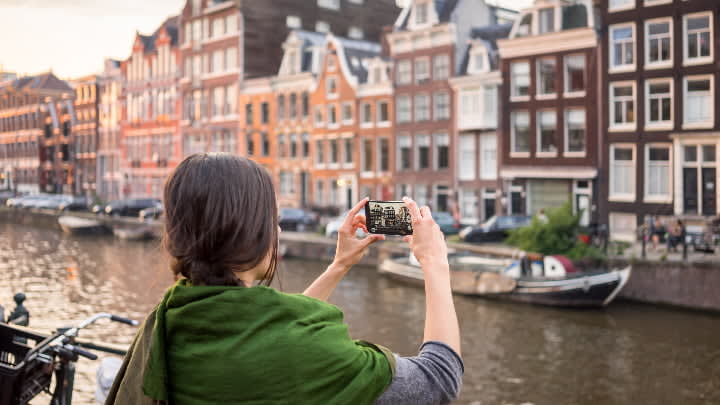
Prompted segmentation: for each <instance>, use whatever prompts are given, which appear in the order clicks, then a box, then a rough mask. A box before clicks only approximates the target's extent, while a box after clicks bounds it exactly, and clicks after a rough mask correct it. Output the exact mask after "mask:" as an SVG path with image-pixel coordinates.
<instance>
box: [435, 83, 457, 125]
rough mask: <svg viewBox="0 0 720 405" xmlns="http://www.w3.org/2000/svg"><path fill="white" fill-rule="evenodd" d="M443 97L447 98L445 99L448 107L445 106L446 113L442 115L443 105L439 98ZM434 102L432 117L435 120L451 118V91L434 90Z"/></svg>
mask: <svg viewBox="0 0 720 405" xmlns="http://www.w3.org/2000/svg"><path fill="white" fill-rule="evenodd" d="M442 97H444V98H445V101H446V103H445V107H446V108H445V110H444V111H445V113H444V115H442V116H441V115H440V114H439V112H440V111H441V110H440V108H439V107H440V105H441V104H440V102H439V100H440V99H441V98H442ZM432 104H433V105H432V119H433V120H434V121H446V120H449V119H450V110H451V109H452V106H451V105H450V104H451V101H450V92H448V91H445V90H441V91H436V92H434V93H433V95H432Z"/></svg>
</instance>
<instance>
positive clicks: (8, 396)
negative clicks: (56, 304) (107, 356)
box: [0, 313, 138, 405]
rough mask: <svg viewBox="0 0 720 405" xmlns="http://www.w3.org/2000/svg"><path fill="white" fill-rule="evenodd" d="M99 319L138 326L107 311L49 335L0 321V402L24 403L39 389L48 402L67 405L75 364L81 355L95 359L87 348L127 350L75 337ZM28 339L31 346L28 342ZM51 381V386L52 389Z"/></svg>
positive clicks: (70, 399)
mask: <svg viewBox="0 0 720 405" xmlns="http://www.w3.org/2000/svg"><path fill="white" fill-rule="evenodd" d="M100 319H110V320H111V321H115V322H120V323H124V324H127V325H130V326H137V325H138V322H137V321H135V320H132V319H127V318H123V317H120V316H116V315H111V314H108V313H99V314H95V315H93V316H91V317H90V318H88V319H86V320H84V321H82V322H81V323H80V324H79V325H78V326H74V327H69V328H61V329H58V330H56V331H55V332H54V333H53V334H51V335H49V336H47V335H44V334H42V333H38V332H35V331H32V330H30V329H28V328H25V327H20V326H15V325H7V324H0V405H26V404H27V403H28V402H30V400H32V399H33V398H35V397H36V396H38V395H39V394H40V393H42V392H46V393H48V394H50V395H51V399H50V405H70V404H71V403H72V393H73V384H74V380H75V363H76V362H77V361H78V360H79V358H80V357H84V358H87V359H90V360H97V358H98V356H97V355H95V354H94V353H92V352H90V351H88V350H86V349H91V350H98V351H102V352H106V353H111V354H117V355H125V353H126V352H125V351H124V350H121V349H117V348H113V347H110V346H104V345H99V344H94V343H91V342H81V341H78V340H77V337H78V334H79V332H80V330H82V329H84V328H86V327H88V326H90V325H92V324H93V323H95V322H96V321H98V320H100ZM28 341H32V342H34V345H32V346H31V345H29V344H28ZM53 377H54V378H53ZM53 380H54V389H52V390H51V389H50V386H51V385H53V384H52V382H53Z"/></svg>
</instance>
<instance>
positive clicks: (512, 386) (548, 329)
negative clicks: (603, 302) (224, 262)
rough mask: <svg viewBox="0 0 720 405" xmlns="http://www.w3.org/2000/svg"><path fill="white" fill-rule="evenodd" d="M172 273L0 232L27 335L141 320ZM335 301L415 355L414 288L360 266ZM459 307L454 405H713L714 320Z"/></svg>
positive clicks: (150, 257)
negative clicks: (105, 316)
mask: <svg viewBox="0 0 720 405" xmlns="http://www.w3.org/2000/svg"><path fill="white" fill-rule="evenodd" d="M167 265H168V263H167V258H166V257H165V256H164V254H163V253H162V252H161V251H160V248H159V244H158V243H133V242H122V241H118V240H114V239H112V238H71V237H67V236H64V235H62V234H60V233H55V232H50V231H47V230H43V229H36V228H30V227H25V226H20V225H7V224H4V225H0V274H2V275H1V276H0V302H1V303H3V304H4V305H5V306H6V309H7V311H9V310H10V309H11V307H12V305H11V303H12V295H13V294H14V293H15V292H18V291H24V292H25V293H26V294H27V295H28V299H27V301H26V306H27V307H28V309H29V310H30V312H31V321H30V322H31V326H33V327H34V328H41V329H44V330H51V329H53V328H56V327H59V326H64V325H67V324H71V323H74V322H77V321H79V320H81V319H83V318H85V317H87V316H89V315H90V314H92V313H94V312H98V311H106V312H114V313H118V314H124V315H126V316H129V317H133V318H137V319H142V318H143V317H144V316H145V314H147V312H149V311H150V310H151V309H152V308H153V306H154V305H155V304H156V303H157V302H158V300H159V298H160V297H161V296H162V293H163V291H164V289H165V288H166V287H167V286H168V285H169V284H171V283H172V277H171V276H170V273H169V271H168V270H167ZM322 270H323V265H322V264H321V263H317V262H312V261H299V260H292V261H290V260H287V261H283V262H282V264H281V267H280V272H279V276H280V277H279V279H280V280H279V283H276V286H277V287H280V286H281V287H282V289H283V290H285V291H288V292H301V291H302V290H303V289H304V288H305V287H306V286H307V285H308V284H309V283H310V281H312V280H313V279H314V278H315V277H316V276H317V275H318V274H319V273H320V272H321V271H322ZM331 301H332V302H333V303H334V304H336V305H338V306H339V307H340V308H342V309H343V311H344V312H345V319H346V321H347V322H348V324H349V326H350V331H351V333H352V335H353V337H355V338H359V339H367V340H370V341H375V342H378V343H380V344H383V345H386V346H388V347H390V348H392V349H393V350H395V351H396V352H398V353H400V354H403V355H412V354H414V353H416V351H417V347H418V346H419V344H420V342H421V340H422V333H423V318H424V312H425V303H424V298H423V292H422V290H421V289H420V288H415V287H408V286H405V285H403V284H400V283H397V282H395V281H392V280H388V279H386V278H383V277H378V276H377V274H376V272H375V271H374V269H370V268H357V269H354V270H353V271H352V272H350V273H349V274H348V276H347V278H346V279H345V280H344V281H343V282H342V283H341V284H340V286H339V287H338V289H337V291H336V292H335V294H334V295H333V297H332V300H331ZM456 305H457V309H458V314H459V317H460V323H461V327H462V337H463V342H462V343H463V355H464V359H465V367H466V376H465V385H464V387H463V393H462V397H461V399H460V401H458V403H460V404H474V405H478V404H523V403H531V404H536V405H540V404H585V403H592V404H626V403H627V404H695V403H696V404H718V403H720V339H718V336H719V335H720V322H719V321H720V318H718V317H717V316H711V315H702V314H696V313H690V312H684V311H674V310H668V309H658V308H654V307H650V306H641V305H631V304H627V303H617V304H616V305H613V306H612V307H611V308H610V309H608V310H606V311H575V310H560V309H551V308H536V307H530V306H524V305H519V304H514V303H504V302H494V301H485V300H480V299H474V298H470V297H458V298H457V299H456ZM8 307H10V308H8ZM7 311H6V312H7ZM133 333H134V331H133V330H132V329H131V328H129V327H127V326H125V325H119V324H105V323H104V324H102V325H97V326H95V327H94V328H93V329H90V330H88V331H86V332H85V333H84V335H83V336H84V337H86V338H91V339H97V340H101V341H105V342H111V343H119V344H129V343H130V341H131V339H132V336H133ZM95 368H96V363H93V362H89V361H81V362H80V364H79V375H78V377H77V386H76V393H75V398H76V401H74V403H75V404H83V405H90V404H93V403H94V402H93V395H94V391H93V390H94V372H95ZM38 403H42V402H38Z"/></svg>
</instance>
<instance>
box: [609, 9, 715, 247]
mask: <svg viewBox="0 0 720 405" xmlns="http://www.w3.org/2000/svg"><path fill="white" fill-rule="evenodd" d="M600 9H601V10H602V19H603V22H604V24H605V26H606V27H607V29H605V30H603V32H602V68H601V69H600V71H601V72H602V75H601V78H602V84H603V85H602V86H601V92H602V103H600V104H599V106H598V107H599V111H601V114H599V116H600V117H601V122H602V131H603V133H604V135H605V138H604V142H603V146H602V148H603V154H602V155H603V159H602V161H601V162H600V163H601V168H600V170H601V173H602V176H603V178H604V179H606V181H605V182H603V183H602V187H601V193H602V195H603V196H604V197H605V196H606V197H607V198H603V199H602V204H601V206H600V207H601V218H602V221H603V223H608V224H609V225H610V233H611V236H612V237H613V238H616V239H625V240H634V239H635V237H636V229H637V227H638V225H640V224H642V223H643V221H644V220H646V219H647V216H679V217H682V218H683V219H684V220H685V222H686V223H690V224H692V223H698V224H702V223H704V222H705V220H706V218H707V217H712V216H716V215H717V214H718V213H720V206H718V198H720V195H719V194H718V192H719V191H718V175H720V173H718V170H717V167H718V162H720V155H719V154H718V150H719V149H720V112H719V111H720V110H719V109H718V108H719V107H718V106H720V95H719V94H720V93H718V91H717V86H718V83H720V70H719V69H718V66H720V2H717V1H715V0H694V1H680V0H675V1H673V0H654V1H650V0H645V1H639V0H637V1H636V0H612V1H608V0H603V1H601V2H600ZM605 221H607V222H605ZM668 225H669V224H668Z"/></svg>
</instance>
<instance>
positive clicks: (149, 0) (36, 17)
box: [0, 0, 533, 79]
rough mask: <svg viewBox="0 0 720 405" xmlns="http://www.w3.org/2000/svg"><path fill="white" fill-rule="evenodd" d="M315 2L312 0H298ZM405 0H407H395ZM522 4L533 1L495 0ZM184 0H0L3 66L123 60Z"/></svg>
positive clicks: (70, 74) (67, 66) (57, 67)
mask: <svg viewBox="0 0 720 405" xmlns="http://www.w3.org/2000/svg"><path fill="white" fill-rule="evenodd" d="M297 1H311V0H297ZM397 1H399V2H402V1H404V0H397ZM488 2H494V3H497V4H499V5H502V6H505V7H508V8H514V9H520V8H524V7H527V6H528V5H530V4H531V3H532V2H533V0H491V1H488ZM184 3H185V0H121V1H118V0H0V71H2V70H5V71H11V72H16V73H18V74H20V75H24V74H35V73H40V72H47V71H49V70H52V71H53V72H54V73H55V74H57V75H58V76H60V77H62V78H64V79H72V78H76V77H81V76H85V75H89V74H93V73H98V72H100V71H101V70H102V67H103V60H104V59H105V58H108V57H110V58H116V59H125V58H127V56H128V55H129V54H130V51H131V49H132V44H133V40H134V39H135V32H136V31H140V32H141V33H143V34H148V33H152V32H153V31H154V30H155V29H156V28H157V27H158V26H159V25H160V24H161V23H162V22H163V21H164V20H165V19H166V18H167V17H169V16H171V15H173V14H177V13H178V12H179V11H180V9H181V8H182V6H183V4H184Z"/></svg>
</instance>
